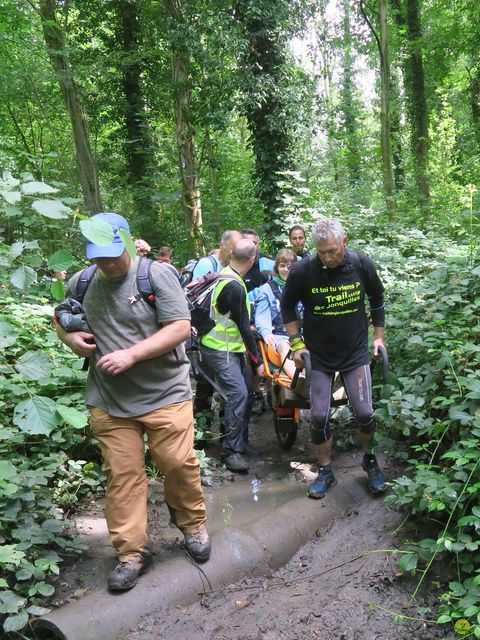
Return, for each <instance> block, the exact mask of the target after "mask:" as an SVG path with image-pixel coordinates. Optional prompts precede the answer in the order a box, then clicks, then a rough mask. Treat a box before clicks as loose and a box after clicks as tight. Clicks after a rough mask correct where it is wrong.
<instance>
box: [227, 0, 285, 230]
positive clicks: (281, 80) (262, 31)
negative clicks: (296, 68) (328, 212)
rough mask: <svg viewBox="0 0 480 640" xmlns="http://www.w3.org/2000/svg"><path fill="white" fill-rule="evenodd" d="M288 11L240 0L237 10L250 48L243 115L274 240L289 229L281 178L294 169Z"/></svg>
mask: <svg viewBox="0 0 480 640" xmlns="http://www.w3.org/2000/svg"><path fill="white" fill-rule="evenodd" d="M284 10H285V2H284V0H262V1H261V2H256V1H254V0H238V1H237V3H236V9H235V12H236V17H237V20H238V22H239V24H240V26H241V27H242V30H243V33H244V36H245V40H246V42H247V43H248V49H247V51H246V53H245V55H244V60H243V62H244V73H243V88H244V95H245V99H244V105H243V112H244V113H245V117H246V119H247V123H248V128H249V130H250V144H251V147H252V150H253V153H254V155H255V177H256V178H257V180H256V191H257V194H258V197H259V200H260V201H261V202H262V204H263V210H264V215H265V222H266V224H265V231H266V233H267V234H269V235H271V236H274V237H275V236H276V237H279V236H280V235H281V234H282V233H283V232H284V226H285V222H284V220H283V218H284V214H283V210H282V205H283V200H282V188H281V187H280V186H279V184H278V183H279V181H280V175H279V173H281V172H282V171H286V170H289V169H292V166H293V162H292V141H291V130H292V128H293V123H292V122H291V108H290V106H289V104H288V101H287V99H286V93H287V90H288V86H286V83H287V82H288V80H287V78H286V77H285V74H284V68H285V60H286V54H285V51H286V42H285V38H284V34H283V32H282V24H281V17H282V15H283V12H284Z"/></svg>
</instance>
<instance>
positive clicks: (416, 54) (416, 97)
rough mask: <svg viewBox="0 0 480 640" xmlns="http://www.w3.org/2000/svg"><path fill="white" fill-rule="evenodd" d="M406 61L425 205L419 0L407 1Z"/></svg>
mask: <svg viewBox="0 0 480 640" xmlns="http://www.w3.org/2000/svg"><path fill="white" fill-rule="evenodd" d="M406 8H407V60H406V66H405V78H406V87H405V88H406V90H407V105H408V114H409V120H410V126H411V131H412V134H411V142H412V153H413V157H414V159H415V165H416V166H415V177H416V182H417V187H418V190H419V192H420V194H421V196H422V198H423V200H424V203H425V205H426V206H428V201H429V198H430V185H429V181H428V146H429V139H428V109H427V97H426V93H425V74H424V70H423V55H422V44H421V37H422V29H421V22H420V7H419V0H406Z"/></svg>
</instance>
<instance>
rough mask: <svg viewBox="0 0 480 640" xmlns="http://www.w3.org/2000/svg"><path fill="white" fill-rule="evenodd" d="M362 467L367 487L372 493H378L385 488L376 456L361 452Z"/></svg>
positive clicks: (383, 477)
mask: <svg viewBox="0 0 480 640" xmlns="http://www.w3.org/2000/svg"><path fill="white" fill-rule="evenodd" d="M362 469H363V470H364V471H365V472H366V473H367V476H368V489H369V491H370V492H371V493H373V494H374V495H377V496H378V495H380V494H381V493H384V492H385V491H386V489H387V485H386V484H385V476H384V475H383V473H382V472H381V470H380V467H379V466H378V462H377V458H376V457H375V456H374V455H373V454H367V453H364V454H363V461H362Z"/></svg>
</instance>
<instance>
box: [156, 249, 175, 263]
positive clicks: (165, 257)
mask: <svg viewBox="0 0 480 640" xmlns="http://www.w3.org/2000/svg"><path fill="white" fill-rule="evenodd" d="M157 262H159V263H160V264H162V262H165V263H167V264H173V249H172V247H167V246H164V247H160V249H159V250H158V254H157Z"/></svg>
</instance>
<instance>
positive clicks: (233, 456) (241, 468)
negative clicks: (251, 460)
mask: <svg viewBox="0 0 480 640" xmlns="http://www.w3.org/2000/svg"><path fill="white" fill-rule="evenodd" d="M222 462H223V464H224V465H225V466H226V467H227V469H230V471H238V472H240V473H246V472H247V471H248V469H249V467H250V465H249V464H248V461H247V460H246V459H245V458H244V457H243V456H242V454H241V453H230V454H229V455H226V456H222Z"/></svg>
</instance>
